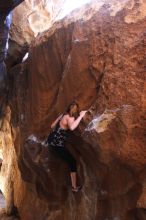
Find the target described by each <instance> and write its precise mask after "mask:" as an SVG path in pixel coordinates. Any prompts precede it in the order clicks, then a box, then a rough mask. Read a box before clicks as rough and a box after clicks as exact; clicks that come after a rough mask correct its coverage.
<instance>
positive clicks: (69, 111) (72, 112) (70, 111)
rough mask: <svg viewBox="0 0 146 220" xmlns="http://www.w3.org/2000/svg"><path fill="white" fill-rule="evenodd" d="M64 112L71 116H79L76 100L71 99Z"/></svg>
mask: <svg viewBox="0 0 146 220" xmlns="http://www.w3.org/2000/svg"><path fill="white" fill-rule="evenodd" d="M66 113H67V114H69V115H70V116H71V117H75V118H77V117H78V116H79V105H78V103H77V102H76V101H73V102H72V103H71V104H70V105H69V106H68V108H67V110H66Z"/></svg>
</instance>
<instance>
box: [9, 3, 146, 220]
mask: <svg viewBox="0 0 146 220" xmlns="http://www.w3.org/2000/svg"><path fill="white" fill-rule="evenodd" d="M145 7H146V3H145V1H132V0H131V1H123V2H120V1H108V3H104V1H99V2H98V3H97V2H94V3H93V4H92V5H91V6H90V8H89V7H87V8H86V7H85V8H83V9H82V10H81V11H80V13H81V14H79V15H77V12H75V13H74V14H73V15H72V16H70V17H68V18H66V19H65V20H62V21H61V22H58V23H56V24H55V25H54V26H53V27H52V28H51V29H50V30H49V31H46V32H45V33H44V34H42V35H41V36H39V37H37V38H36V40H35V41H34V43H33V44H32V45H31V48H30V51H29V57H28V60H27V62H26V63H25V64H23V65H18V66H16V67H15V68H13V69H12V70H11V72H10V77H9V82H10V85H11V87H10V91H11V93H10V100H11V105H10V108H11V111H12V116H11V126H12V128H13V139H14V146H15V151H16V155H17V159H18V166H19V169H20V172H21V178H22V179H20V178H19V180H18V183H19V188H18V187H17V186H16V187H14V204H15V206H16V207H17V208H18V211H19V214H20V216H21V219H22V220H26V219H27V220H32V219H36V220H41V219H44V220H60V219H63V220H68V219H75V220H81V219H84V220H91V219H92V220H145V219H146V191H145V188H146V172H145V165H146V149H145V143H146V140H145V110H146V102H145V94H146V93H145V88H146V87H145V61H146V60H145V52H146V44H145V29H146V13H145ZM75 16H76V17H75ZM73 99H76V100H77V101H78V102H79V105H80V110H83V109H89V111H88V113H87V114H86V117H85V118H84V120H83V121H82V123H81V124H80V126H79V128H78V129H77V130H76V131H75V132H74V133H73V134H72V136H71V138H70V142H69V144H68V147H69V148H70V150H71V151H72V153H73V154H74V155H75V157H76V158H77V161H78V175H79V181H80V182H82V184H83V189H82V191H81V192H79V193H78V194H73V193H72V192H71V190H70V181H69V174H68V170H67V167H66V165H65V164H64V163H63V162H61V161H60V160H59V159H57V158H55V157H54V156H53V155H52V154H51V152H50V151H48V149H47V147H45V146H44V145H43V143H41V142H42V141H44V139H45V138H46V136H47V133H48V132H49V125H50V123H51V122H52V120H54V119H55V118H56V116H57V115H58V114H59V113H60V112H63V111H64V110H65V109H66V107H67V105H68V104H69V103H70V102H71V101H72V100H73ZM12 170H13V169H12ZM21 181H22V182H21ZM16 182H17V177H16ZM18 189H19V190H18Z"/></svg>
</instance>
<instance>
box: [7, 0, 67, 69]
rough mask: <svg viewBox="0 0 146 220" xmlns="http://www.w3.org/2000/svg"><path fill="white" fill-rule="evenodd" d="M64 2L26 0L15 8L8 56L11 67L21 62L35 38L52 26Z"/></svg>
mask: <svg viewBox="0 0 146 220" xmlns="http://www.w3.org/2000/svg"><path fill="white" fill-rule="evenodd" d="M63 3H64V0H47V1H46V0H45V1H42V0H25V1H24V2H23V3H22V4H20V5H19V6H18V7H17V8H15V9H14V10H13V20H12V25H11V30H10V40H9V44H10V48H9V51H8V55H9V56H8V58H7V65H8V66H9V67H10V66H13V65H15V64H16V63H17V64H18V63H20V62H21V61H22V58H23V56H24V55H25V53H26V52H27V51H28V47H29V45H30V43H31V42H32V41H33V40H34V38H35V37H36V36H37V35H38V34H39V33H42V32H43V31H45V30H47V29H49V28H50V27H51V25H52V24H53V23H54V21H55V19H56V17H57V16H58V14H59V13H60V10H61V6H62V5H63Z"/></svg>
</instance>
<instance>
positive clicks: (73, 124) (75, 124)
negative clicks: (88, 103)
mask: <svg viewBox="0 0 146 220" xmlns="http://www.w3.org/2000/svg"><path fill="white" fill-rule="evenodd" d="M86 112H87V111H81V112H80V116H79V117H78V118H77V119H76V120H75V119H73V118H71V119H70V118H69V119H68V120H67V123H68V127H69V129H70V130H71V131H73V130H74V129H76V128H77V127H78V125H79V123H80V121H81V120H82V118H83V117H84V115H85V114H86Z"/></svg>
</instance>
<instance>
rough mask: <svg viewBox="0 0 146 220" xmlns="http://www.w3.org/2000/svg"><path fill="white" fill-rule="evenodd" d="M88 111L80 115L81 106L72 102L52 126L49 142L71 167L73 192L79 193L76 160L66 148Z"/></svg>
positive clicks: (50, 146) (53, 149)
mask: <svg viewBox="0 0 146 220" xmlns="http://www.w3.org/2000/svg"><path fill="white" fill-rule="evenodd" d="M86 112H87V111H81V112H80V113H79V106H78V104H77V102H75V101H74V102H72V103H71V104H70V105H69V106H68V108H67V110H66V112H65V113H64V114H62V115H60V116H59V117H58V118H57V119H56V120H55V121H54V122H53V123H52V124H51V128H52V129H53V130H52V132H50V134H49V136H48V138H47V142H48V145H49V148H51V150H52V151H53V152H55V154H56V155H58V156H59V157H60V158H61V159H63V160H64V161H65V162H66V163H67V164H68V166H69V169H70V177H71V184H72V191H73V192H78V191H79V190H80V189H81V186H79V185H77V166H76V160H75V158H74V157H73V155H72V154H71V153H70V151H69V150H68V149H67V147H66V145H65V144H66V140H67V138H68V136H69V133H70V131H73V130H74V129H76V128H77V126H78V125H79V123H80V121H81V119H82V118H83V117H84V115H85V113H86Z"/></svg>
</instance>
